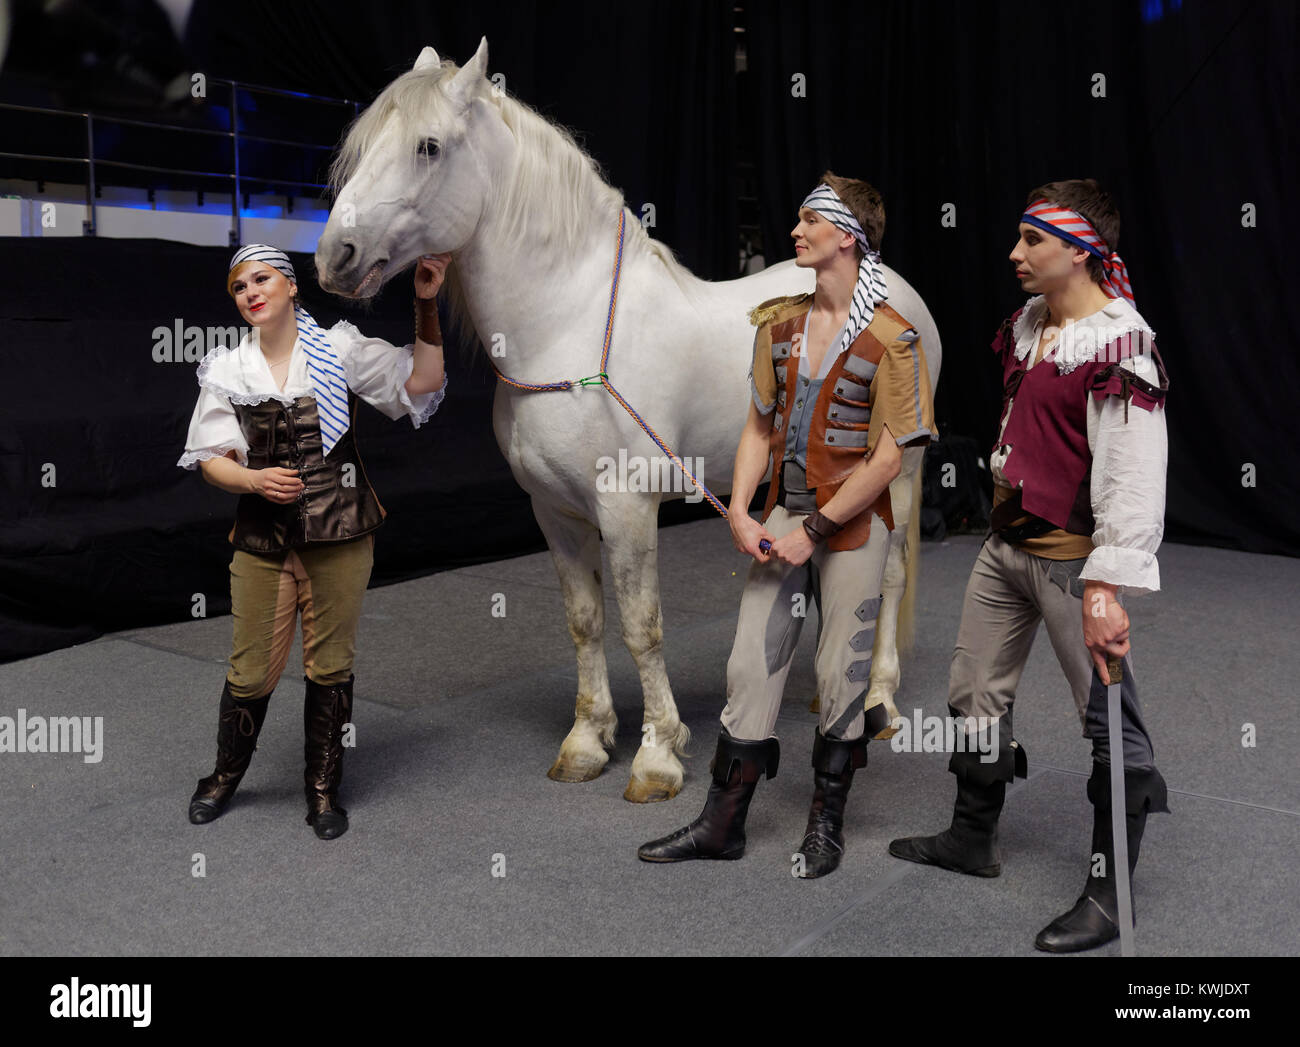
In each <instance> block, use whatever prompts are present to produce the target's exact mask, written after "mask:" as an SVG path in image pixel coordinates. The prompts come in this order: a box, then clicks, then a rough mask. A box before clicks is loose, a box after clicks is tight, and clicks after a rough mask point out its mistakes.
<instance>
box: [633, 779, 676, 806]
mask: <svg viewBox="0 0 1300 1047" xmlns="http://www.w3.org/2000/svg"><path fill="white" fill-rule="evenodd" d="M681 788H682V787H681V786H680V785H673V784H672V783H671V782H668V781H664V780H663V779H659V778H649V779H646V778H633V779H631V780H630V781H629V782H628V783H627V788H626V789H624V790H623V799H625V800H627V801H628V802H629V803H661V802H662V801H664V800H671V799H672V798H673V797H674V796H676V795H677V794H678V793H679V792H680V791H681Z"/></svg>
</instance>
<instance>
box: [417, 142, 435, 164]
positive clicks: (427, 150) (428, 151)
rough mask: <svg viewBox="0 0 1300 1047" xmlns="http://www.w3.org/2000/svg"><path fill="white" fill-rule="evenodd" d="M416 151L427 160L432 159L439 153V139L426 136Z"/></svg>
mask: <svg viewBox="0 0 1300 1047" xmlns="http://www.w3.org/2000/svg"><path fill="white" fill-rule="evenodd" d="M416 152H417V153H419V154H420V155H421V156H422V157H424V158H425V159H426V160H432V159H433V158H434V157H436V156H437V155H438V139H436V138H426V139H425V140H424V141H423V142H421V143H420V145H419V147H418V148H417V149H416Z"/></svg>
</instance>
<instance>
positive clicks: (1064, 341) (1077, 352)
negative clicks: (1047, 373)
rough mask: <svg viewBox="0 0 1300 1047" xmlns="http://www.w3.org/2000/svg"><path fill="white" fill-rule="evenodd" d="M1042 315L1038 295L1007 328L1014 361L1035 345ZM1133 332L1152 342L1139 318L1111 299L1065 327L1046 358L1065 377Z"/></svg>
mask: <svg viewBox="0 0 1300 1047" xmlns="http://www.w3.org/2000/svg"><path fill="white" fill-rule="evenodd" d="M1046 315H1047V302H1046V299H1044V297H1043V296H1042V295H1041V294H1040V295H1035V296H1034V297H1033V298H1031V299H1030V300H1029V301H1028V302H1027V303H1025V307H1024V308H1023V309H1022V310H1021V311H1020V315H1019V316H1017V317H1016V322H1015V324H1014V325H1013V326H1012V328H1011V337H1012V338H1013V339H1015V343H1016V359H1017V360H1023V359H1025V357H1027V356H1028V355H1029V352H1030V350H1032V349H1033V348H1034V346H1035V345H1037V344H1038V335H1039V332H1040V330H1041V328H1042V324H1043V319H1044V317H1045V316H1046ZM1134 331H1140V332H1142V333H1143V334H1145V335H1146V337H1147V338H1149V339H1150V340H1151V341H1153V342H1154V341H1155V337H1156V333H1155V332H1154V331H1153V330H1151V328H1150V327H1148V326H1147V322H1146V321H1145V320H1143V319H1142V314H1141V313H1139V312H1138V311H1137V310H1136V309H1134V308H1133V306H1131V305H1129V303H1128V301H1127V300H1126V299H1124V298H1112V299H1111V300H1110V301H1109V302H1107V303H1106V305H1104V306H1102V307H1101V308H1100V309H1098V310H1097V311H1096V312H1095V313H1093V314H1091V315H1090V316H1085V317H1084V318H1083V319H1081V320H1076V321H1074V323H1072V324H1068V325H1067V326H1066V327H1065V328H1064V329H1063V330H1062V331H1061V334H1060V336H1059V338H1058V339H1057V343H1056V345H1054V346H1053V347H1052V348H1051V350H1049V352H1048V354H1047V355H1049V356H1051V357H1052V358H1053V359H1054V360H1055V361H1056V369H1057V371H1059V372H1060V373H1061V374H1069V373H1070V372H1071V371H1073V370H1074V369H1075V368H1076V367H1079V366H1080V365H1081V364H1086V363H1088V362H1089V361H1091V360H1093V359H1095V358H1096V356H1097V354H1098V353H1099V352H1101V350H1103V349H1104V348H1106V346H1108V345H1110V343H1111V342H1113V341H1115V339H1117V338H1122V337H1123V336H1124V335H1126V334H1131V333H1132V332H1134Z"/></svg>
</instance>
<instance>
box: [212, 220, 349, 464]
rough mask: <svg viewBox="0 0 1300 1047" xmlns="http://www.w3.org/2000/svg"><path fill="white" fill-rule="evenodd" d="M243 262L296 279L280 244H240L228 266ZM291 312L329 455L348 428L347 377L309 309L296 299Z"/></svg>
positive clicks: (326, 452) (323, 450) (296, 280)
mask: <svg viewBox="0 0 1300 1047" xmlns="http://www.w3.org/2000/svg"><path fill="white" fill-rule="evenodd" d="M243 262H265V263H266V264H267V265H269V266H270V267H271V268H272V269H276V270H278V271H279V272H281V273H283V274H284V275H285V276H286V277H288V278H289V279H290V280H292V281H293V282H294V283H297V282H298V277H297V275H296V274H295V273H294V269H293V263H292V262H291V261H289V256H288V255H287V254H285V253H284V252H283V251H281V250H280V249H279V248H276V247H269V246H267V245H266V244H249V245H248V246H247V247H241V248H240V249H239V250H238V251H237V252H235V257H234V258H232V259H231V260H230V270H233V269H234V268H235V266H237V265H240V264H241V263H243ZM230 270H227V272H229V271H230ZM293 315H294V319H295V320H296V321H297V324H298V338H299V340H300V341H301V342H302V348H303V352H304V353H306V354H307V375H308V377H309V378H310V379H311V384H312V390H313V391H314V392H315V394H316V408H317V410H316V413H317V415H318V416H319V417H320V436H321V449H322V453H323V454H326V455H328V454H329V453H330V451H331V450H333V448H334V445H335V444H336V443H338V442H339V440H340V439H341V438H342V437H343V434H344V433H346V432H347V431H348V384H347V378H346V377H345V375H344V374H343V365H342V364H341V363H340V362H339V358H338V355H337V354H336V353H335V352H334V347H333V346H332V345H330V341H329V337H328V336H327V335H326V334H325V332H324V330H322V329H321V326H320V325H319V324H318V323H317V322H316V320H315V318H314V317H313V316H312V315H311V313H309V312H307V310H306V309H304V308H303V307H302V306H301V305H299V304H298V303H297V302H295V303H294V306H293Z"/></svg>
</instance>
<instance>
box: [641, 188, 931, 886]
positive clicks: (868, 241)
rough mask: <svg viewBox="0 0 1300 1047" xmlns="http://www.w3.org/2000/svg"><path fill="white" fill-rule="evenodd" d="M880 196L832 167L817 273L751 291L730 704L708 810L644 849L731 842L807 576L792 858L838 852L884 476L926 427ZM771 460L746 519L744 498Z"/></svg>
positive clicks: (922, 376) (882, 519) (802, 864)
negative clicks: (809, 672) (801, 284)
mask: <svg viewBox="0 0 1300 1047" xmlns="http://www.w3.org/2000/svg"><path fill="white" fill-rule="evenodd" d="M884 228H885V209H884V203H883V201H882V200H881V197H880V194H879V193H878V192H877V191H876V190H875V189H873V188H872V187H871V186H870V185H868V184H867V183H866V182H861V181H856V180H853V179H847V178H840V177H838V176H836V175H834V174H832V173H831V172H829V171H828V172H827V173H826V174H824V175H823V176H822V179H821V182H820V184H819V185H818V186H817V188H815V189H814V190H813V191H812V193H810V194H809V195H808V197H807V199H805V200H804V202H803V204H802V206H801V207H800V208H799V224H798V225H796V226H795V227H794V230H793V231H792V232H791V236H793V237H794V240H795V262H796V264H797V265H799V266H800V267H802V268H808V269H812V270H813V271H814V272H815V273H816V274H817V287H816V290H815V291H814V293H813V294H811V295H806V294H805V295H797V296H794V297H791V298H778V299H774V300H772V301H768V302H764V303H763V304H762V305H760V306H758V308H756V309H755V310H754V311H753V312H752V313H751V314H750V319H751V320H752V321H753V323H754V325H755V326H756V327H758V333H757V335H756V336H755V340H754V367H753V372H752V375H751V381H752V385H753V404H752V405H751V406H750V410H749V417H748V419H747V420H746V422H745V428H744V431H743V432H742V433H741V436H740V446H739V449H738V450H737V453H736V469H735V476H734V478H733V482H732V489H731V491H732V493H731V505H730V511H729V516H730V523H731V533H732V539H733V541H734V542H735V544H736V548H737V549H739V550H740V551H741V552H744V553H748V554H749V555H750V556H752V557H753V558H754V563H753V564H752V565H751V567H750V571H749V577H748V579H747V581H746V584H745V592H744V595H743V596H742V597H741V602H740V620H739V622H738V624H737V627H736V641H735V646H734V647H733V649H732V652H731V658H730V660H729V661H728V663H727V705H726V708H725V709H723V711H722V717H721V719H722V729H721V731H720V733H719V736H718V747H717V753H716V755H715V756H714V760H713V765H712V782H711V784H710V786H709V793H708V798H707V799H706V801H705V805H704V811H703V813H701V815H700V816H699V818H697V819H696V820H695V821H694V822H692V823H691V824H690V825H687V826H685V827H683V828H681V829H678V830H677V831H676V832H673V833H671V834H670V835H668V836H666V837H664V838H662V839H660V840H654V841H652V842H650V843H647V844H644V845H643V846H642V847H641V848H640V849H639V850H638V852H637V853H638V855H639V856H640V857H641V858H642V859H644V860H645V861H651V862H675V861H685V860H687V859H691V858H724V859H733V858H739V857H741V856H742V855H743V854H744V852H745V815H746V813H747V811H748V809H749V802H750V799H751V798H752V797H753V794H754V788H755V786H756V785H757V783H758V779H759V777H760V775H762V774H763V773H766V774H767V777H768V778H772V777H774V776H775V774H776V768H777V760H778V756H779V747H778V743H777V740H776V738H775V736H774V735H773V731H774V728H775V727H776V718H777V713H778V712H779V710H780V705H781V695H782V691H783V690H784V687H785V680H786V676H787V675H788V674H789V671H790V662H791V658H792V656H793V653H794V648H795V645H796V643H797V642H798V639H799V633H800V630H801V629H802V627H803V623H804V617H805V614H806V611H807V606H808V603H809V602H810V600H811V597H812V594H813V593H814V592H815V591H817V590H820V595H821V603H820V606H821V615H822V630H821V635H820V638H819V641H818V644H817V657H816V671H817V684H818V693H819V695H820V697H821V720H820V724H819V726H818V728H817V732H816V737H815V739H814V744H813V761H812V762H813V772H814V774H813V783H814V789H813V800H812V809H811V811H810V812H809V815H808V825H807V829H806V832H805V835H804V838H803V842H802V843H801V844H800V847H799V852H798V854H797V855H796V859H795V860H796V866H795V870H794V871H795V873H796V874H797V875H800V876H802V877H804V878H813V877H817V876H824V875H826V874H827V873H829V872H832V871H833V870H834V869H835V868H836V867H837V866H838V865H839V862H840V857H841V856H842V854H843V853H844V839H843V821H844V805H845V801H846V799H847V797H848V791H849V786H850V784H851V783H852V780H853V772H854V771H855V770H857V769H860V768H862V767H864V766H866V762H867V741H868V739H869V738H870V737H872V736H874V735H876V734H878V733H879V732H880V731H882V730H884V729H885V728H886V727H888V726H889V719H888V714H887V713H886V712H885V707H884V705H883V704H875V705H872V706H871V707H867V706H866V701H867V691H868V688H869V686H870V676H871V651H872V647H873V644H874V641H875V623H876V615H877V614H878V612H879V610H880V604H881V583H882V581H883V578H884V571H885V560H886V556H887V554H888V551H889V532H890V531H891V530H892V529H893V516H892V513H891V511H890V503H889V483H890V481H891V480H893V478H894V477H895V476H897V475H898V472H899V469H900V466H901V463H902V452H901V451H900V447H901V446H902V445H904V444H910V443H913V442H919V443H924V442H928V441H929V439H930V438H931V437H932V436H934V435H937V434H936V430H935V425H934V419H933V407H932V405H931V399H930V377H929V373H928V371H927V369H926V364H925V354H924V351H923V349H922V346H921V342H920V338H919V337H918V335H917V332H916V331H915V330H914V329H913V328H912V325H911V323H910V322H909V321H908V320H906V319H904V318H903V317H901V316H899V315H898V313H897V312H895V311H894V310H893V309H891V308H890V307H889V306H888V305H885V304H884V299H885V297H886V294H887V288H886V286H885V281H884V274H883V272H882V270H881V268H880V255H879V252H878V251H877V249H876V248H877V247H878V245H879V244H880V239H881V236H882V235H883V233H884ZM769 459H770V460H771V461H772V462H773V463H774V466H773V469H772V475H771V488H770V490H769V493H768V499H767V505H766V508H765V510H764V514H763V522H762V523H760V522H758V521H756V520H754V519H753V518H752V517H750V516H749V513H748V508H749V503H750V500H751V499H752V498H753V496H754V492H755V491H756V490H757V488H758V485H759V484H760V483H761V482H762V481H763V479H764V477H766V476H767V475H768V461H769Z"/></svg>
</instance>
